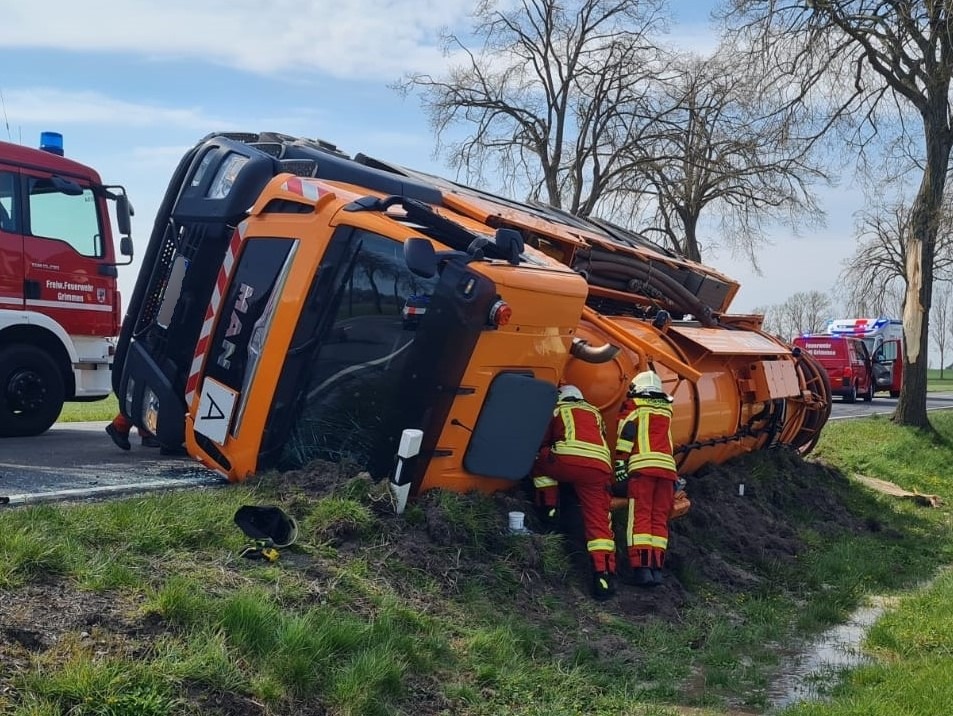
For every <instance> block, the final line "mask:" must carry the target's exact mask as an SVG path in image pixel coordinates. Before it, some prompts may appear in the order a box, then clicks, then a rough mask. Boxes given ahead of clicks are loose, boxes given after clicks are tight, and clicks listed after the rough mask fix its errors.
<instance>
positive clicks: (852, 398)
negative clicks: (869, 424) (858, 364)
mask: <svg viewBox="0 0 953 716" xmlns="http://www.w3.org/2000/svg"><path fill="white" fill-rule="evenodd" d="M844 402H845V403H856V402H857V383H851V384H850V390H848V391H847V392H846V393H844Z"/></svg>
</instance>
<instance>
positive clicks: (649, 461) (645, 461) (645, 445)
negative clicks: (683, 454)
mask: <svg viewBox="0 0 953 716" xmlns="http://www.w3.org/2000/svg"><path fill="white" fill-rule="evenodd" d="M636 406H637V407H636V409H635V412H636V413H637V414H638V435H637V437H636V440H637V447H636V449H634V450H633V451H632V454H631V455H630V456H629V461H628V463H627V464H626V468H627V469H628V471H629V472H633V471H636V470H639V469H642V468H646V467H659V468H662V469H663V470H672V471H673V472H674V471H675V469H676V468H675V458H674V457H672V456H671V455H670V454H668V453H664V452H652V443H651V441H650V439H649V435H650V427H651V421H650V420H649V419H648V416H649V415H660V416H662V417H666V418H671V417H672V408H671V407H670V406H669V405H668V404H657V405H645V404H643V403H640V402H638V401H636ZM668 440H669V442H670V443H671V441H672V434H671V430H669V435H668Z"/></svg>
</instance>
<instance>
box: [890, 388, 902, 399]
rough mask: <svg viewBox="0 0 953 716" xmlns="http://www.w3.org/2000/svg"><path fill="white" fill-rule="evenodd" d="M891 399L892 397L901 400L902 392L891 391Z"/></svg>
mask: <svg viewBox="0 0 953 716" xmlns="http://www.w3.org/2000/svg"><path fill="white" fill-rule="evenodd" d="M890 397H891V398H899V397H900V391H899V390H891V391H890Z"/></svg>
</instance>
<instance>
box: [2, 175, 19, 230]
mask: <svg viewBox="0 0 953 716" xmlns="http://www.w3.org/2000/svg"><path fill="white" fill-rule="evenodd" d="M15 187H16V174H13V173H12V172H0V231H16V230H17V225H16V212H15V211H14V201H13V190H14V188H15Z"/></svg>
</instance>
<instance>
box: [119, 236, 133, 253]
mask: <svg viewBox="0 0 953 716" xmlns="http://www.w3.org/2000/svg"><path fill="white" fill-rule="evenodd" d="M119 253H120V254H122V255H123V256H128V257H129V258H132V255H133V249H132V237H130V236H123V237H122V238H120V239H119Z"/></svg>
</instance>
